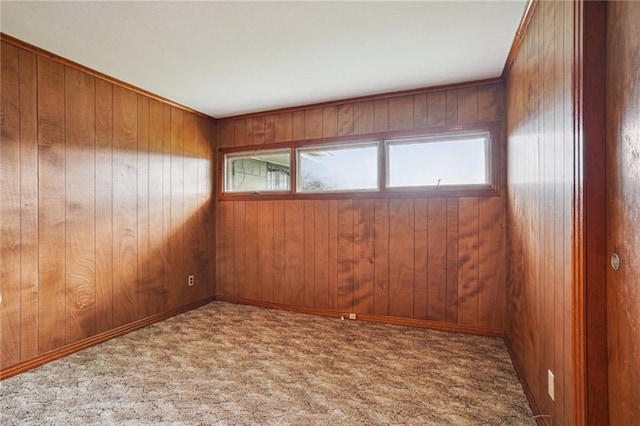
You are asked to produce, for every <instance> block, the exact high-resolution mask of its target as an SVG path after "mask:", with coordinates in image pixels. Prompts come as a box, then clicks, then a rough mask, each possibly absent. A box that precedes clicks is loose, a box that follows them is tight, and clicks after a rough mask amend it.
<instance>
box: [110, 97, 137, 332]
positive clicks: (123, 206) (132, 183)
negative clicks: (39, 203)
mask: <svg viewBox="0 0 640 426" xmlns="http://www.w3.org/2000/svg"><path fill="white" fill-rule="evenodd" d="M137 115H138V98H137V96H136V94H134V93H132V92H128V91H126V90H125V89H122V88H120V87H117V86H116V87H114V88H113V298H114V299H115V300H118V301H119V303H114V304H113V325H114V326H116V327H118V326H121V325H124V324H127V323H129V322H132V321H135V320H137V319H138V292H137V280H138V259H137V256H138V238H137V223H136V222H137V221H136V217H137V210H138V206H137V161H136V160H137V159H136V152H137V124H138V120H137Z"/></svg>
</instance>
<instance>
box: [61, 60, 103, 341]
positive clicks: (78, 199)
mask: <svg viewBox="0 0 640 426" xmlns="http://www.w3.org/2000/svg"><path fill="white" fill-rule="evenodd" d="M64 101H65V111H64V112H65V117H66V123H65V128H66V152H67V156H66V161H67V162H68V164H70V165H73V166H72V167H67V169H66V175H65V182H66V193H65V195H66V199H65V206H66V212H65V216H66V231H65V253H66V259H65V266H66V270H65V281H66V312H65V317H66V328H67V330H66V336H67V343H72V342H75V341H77V340H80V339H82V338H85V337H89V336H91V335H93V334H95V320H96V305H95V298H96V296H95V295H96V286H95V274H96V271H95V183H94V176H95V129H94V125H95V88H94V79H93V77H91V76H90V75H88V74H85V73H82V72H80V71H77V70H74V69H71V68H66V69H65V99H64Z"/></svg>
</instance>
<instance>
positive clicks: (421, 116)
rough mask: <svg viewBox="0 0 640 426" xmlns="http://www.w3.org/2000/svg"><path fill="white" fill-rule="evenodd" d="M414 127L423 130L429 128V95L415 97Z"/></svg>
mask: <svg viewBox="0 0 640 426" xmlns="http://www.w3.org/2000/svg"><path fill="white" fill-rule="evenodd" d="M413 127H414V128H416V129H422V128H425V127H427V94H426V93H423V94H420V95H414V97H413Z"/></svg>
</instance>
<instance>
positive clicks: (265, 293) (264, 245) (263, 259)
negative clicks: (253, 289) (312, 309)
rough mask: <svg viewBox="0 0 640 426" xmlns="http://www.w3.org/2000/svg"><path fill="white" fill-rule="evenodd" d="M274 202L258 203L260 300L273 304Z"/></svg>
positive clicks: (258, 296)
mask: <svg viewBox="0 0 640 426" xmlns="http://www.w3.org/2000/svg"><path fill="white" fill-rule="evenodd" d="M273 203H274V202H273V201H267V202H266V203H256V204H257V206H256V207H257V209H258V212H257V214H258V218H257V219H258V220H257V232H258V235H257V250H258V263H257V274H258V295H257V298H258V299H259V300H264V301H267V302H273V300H274V299H273V284H274V283H273V281H274V260H275V259H274V253H275V251H274V234H273V232H274V227H273V222H274V221H273V214H274V210H273Z"/></svg>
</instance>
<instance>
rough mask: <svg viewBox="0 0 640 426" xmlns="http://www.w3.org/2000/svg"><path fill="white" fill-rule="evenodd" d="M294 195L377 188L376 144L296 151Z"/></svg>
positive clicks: (365, 143)
mask: <svg viewBox="0 0 640 426" xmlns="http://www.w3.org/2000/svg"><path fill="white" fill-rule="evenodd" d="M296 154H297V167H298V176H297V189H296V190H297V192H334V191H356V190H358V191H359V190H375V189H378V142H377V141H373V142H364V143H356V144H354V143H350V144H345V145H332V146H327V145H325V146H315V147H311V148H298V149H296Z"/></svg>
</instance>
